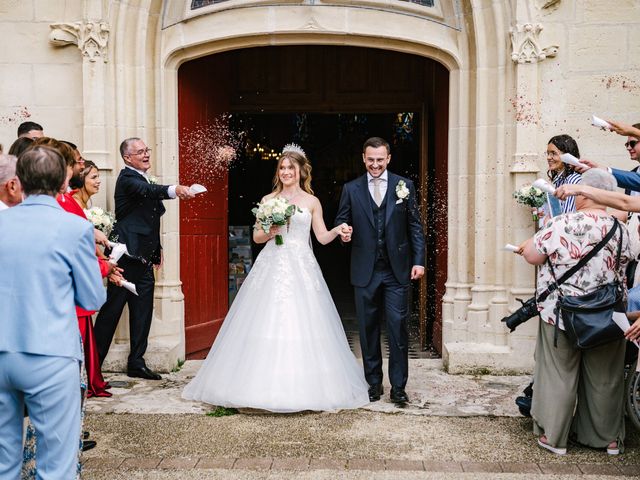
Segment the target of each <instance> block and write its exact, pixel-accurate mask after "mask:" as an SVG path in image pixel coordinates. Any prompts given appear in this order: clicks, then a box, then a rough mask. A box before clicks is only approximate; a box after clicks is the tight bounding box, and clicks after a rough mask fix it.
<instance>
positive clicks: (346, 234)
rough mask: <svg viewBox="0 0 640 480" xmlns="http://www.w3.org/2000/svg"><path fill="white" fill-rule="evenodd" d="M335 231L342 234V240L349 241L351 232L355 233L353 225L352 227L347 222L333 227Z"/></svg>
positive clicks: (339, 234)
mask: <svg viewBox="0 0 640 480" xmlns="http://www.w3.org/2000/svg"><path fill="white" fill-rule="evenodd" d="M333 231H334V232H336V233H337V234H338V236H340V240H342V241H343V242H345V243H347V242H350V241H351V234H352V233H353V227H350V226H349V225H347V224H346V223H342V224H340V225H338V226H337V227H335V228H334V229H333Z"/></svg>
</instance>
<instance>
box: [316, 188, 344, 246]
mask: <svg viewBox="0 0 640 480" xmlns="http://www.w3.org/2000/svg"><path fill="white" fill-rule="evenodd" d="M311 226H312V228H313V233H314V234H315V236H316V238H317V239H318V241H319V242H320V243H321V244H322V245H326V244H327V243H330V242H332V241H333V240H335V238H336V237H337V236H339V235H343V231H344V232H345V234H346V231H348V230H347V229H348V228H349V227H348V225H347V224H346V223H341V224H339V225H337V226H335V227H333V228H332V229H331V230H327V226H326V225H325V223H324V218H323V217H322V205H321V204H320V200H318V199H317V198H316V197H313V205H312V207H311Z"/></svg>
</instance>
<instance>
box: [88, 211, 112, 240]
mask: <svg viewBox="0 0 640 480" xmlns="http://www.w3.org/2000/svg"><path fill="white" fill-rule="evenodd" d="M84 214H85V215H86V216H87V220H89V221H90V222H91V223H93V226H94V227H96V228H97V229H98V230H100V231H101V232H102V233H104V234H105V235H106V236H107V237H108V236H109V235H110V234H111V230H113V225H114V224H115V223H116V220H115V218H114V216H113V213H111V212H107V211H106V210H103V209H102V208H100V207H91V208H89V209H87V210H85V211H84Z"/></svg>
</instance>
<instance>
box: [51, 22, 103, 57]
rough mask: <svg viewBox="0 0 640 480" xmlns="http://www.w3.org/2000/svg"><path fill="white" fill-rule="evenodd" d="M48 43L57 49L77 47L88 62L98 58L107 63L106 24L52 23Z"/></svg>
mask: <svg viewBox="0 0 640 480" xmlns="http://www.w3.org/2000/svg"><path fill="white" fill-rule="evenodd" d="M50 26H51V29H52V31H51V33H50V34H49V42H51V43H52V44H53V45H55V46H57V47H64V46H66V45H77V46H78V48H79V49H80V51H81V52H82V55H84V56H85V57H87V58H88V59H89V61H90V62H95V61H97V60H98V58H100V57H102V60H103V61H104V62H105V63H106V62H107V44H108V41H109V24H108V23H106V22H99V21H98V22H93V21H84V22H73V23H53V24H51V25H50Z"/></svg>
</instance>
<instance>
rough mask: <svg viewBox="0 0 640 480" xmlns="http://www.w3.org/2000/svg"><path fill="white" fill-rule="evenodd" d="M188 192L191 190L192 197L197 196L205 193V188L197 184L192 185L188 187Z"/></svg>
mask: <svg viewBox="0 0 640 480" xmlns="http://www.w3.org/2000/svg"><path fill="white" fill-rule="evenodd" d="M189 190H191V193H193V194H194V195H197V194H199V193H204V192H206V191H207V188H206V187H204V186H203V185H200V184H199V183H194V184H193V185H191V186H190V187H189Z"/></svg>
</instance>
